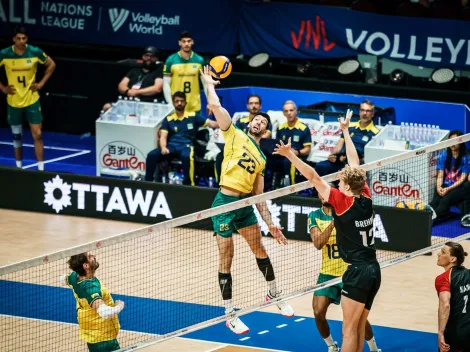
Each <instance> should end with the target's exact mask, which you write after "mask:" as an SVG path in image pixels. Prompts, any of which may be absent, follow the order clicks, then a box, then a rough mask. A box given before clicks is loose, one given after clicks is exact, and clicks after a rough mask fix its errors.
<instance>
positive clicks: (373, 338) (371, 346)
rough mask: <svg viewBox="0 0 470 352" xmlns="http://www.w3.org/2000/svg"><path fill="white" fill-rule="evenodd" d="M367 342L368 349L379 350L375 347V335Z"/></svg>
mask: <svg viewBox="0 0 470 352" xmlns="http://www.w3.org/2000/svg"><path fill="white" fill-rule="evenodd" d="M367 344H368V345H369V349H370V350H371V351H378V350H379V348H378V347H377V343H376V342H375V337H372V338H371V339H370V340H369V341H367Z"/></svg>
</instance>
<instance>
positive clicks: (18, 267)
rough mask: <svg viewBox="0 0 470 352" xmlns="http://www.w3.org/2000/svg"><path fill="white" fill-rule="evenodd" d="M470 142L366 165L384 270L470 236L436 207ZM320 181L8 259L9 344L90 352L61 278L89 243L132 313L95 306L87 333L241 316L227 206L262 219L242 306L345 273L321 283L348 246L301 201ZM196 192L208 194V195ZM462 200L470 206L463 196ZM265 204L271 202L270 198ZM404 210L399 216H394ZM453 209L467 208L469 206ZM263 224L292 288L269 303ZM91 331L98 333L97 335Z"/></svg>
mask: <svg viewBox="0 0 470 352" xmlns="http://www.w3.org/2000/svg"><path fill="white" fill-rule="evenodd" d="M469 140H470V134H469V135H464V136H461V137H458V138H455V139H451V140H446V141H444V142H440V143H438V144H435V145H432V146H429V147H425V148H421V149H417V150H413V151H409V152H405V153H402V154H399V155H395V156H392V157H389V158H386V159H382V160H379V161H375V162H372V163H368V164H365V165H363V166H362V167H363V168H364V169H365V170H366V171H367V174H368V183H369V185H370V189H371V192H372V198H373V201H374V206H375V211H376V213H375V218H374V234H373V236H374V239H375V242H376V245H377V248H378V250H377V257H378V260H379V262H380V263H381V265H382V266H383V267H386V266H390V265H395V264H397V263H400V262H402V261H404V260H408V259H411V258H413V257H415V256H418V255H421V254H425V253H428V252H430V251H432V250H435V249H437V248H439V247H440V246H442V245H443V244H444V243H445V242H447V241H448V240H450V239H452V240H454V241H460V240H462V239H465V238H468V237H470V234H469V233H468V232H467V231H466V229H464V228H461V227H460V222H459V220H458V215H457V218H452V217H449V218H448V219H447V220H443V221H441V222H440V223H434V224H433V222H432V214H433V213H432V211H431V209H430V208H429V207H428V206H427V204H428V203H430V202H431V200H432V199H433V197H434V196H435V193H436V182H437V171H436V170H437V166H438V164H439V167H441V166H442V165H445V167H447V168H449V167H450V168H452V167H453V165H454V164H455V163H456V162H461V163H464V162H465V159H464V160H462V161H456V160H452V159H447V158H446V153H447V152H448V150H449V149H448V148H450V147H451V146H454V145H461V144H462V143H465V142H468V141H469ZM460 169H462V170H464V172H468V171H467V165H463V164H462V165H461V168H460ZM454 174H455V172H454ZM338 175H339V173H336V174H332V175H328V176H325V177H324V179H325V180H326V181H328V182H333V183H334V182H337V180H338ZM454 176H455V175H454ZM452 181H453V180H452ZM311 186H312V185H311V184H310V183H309V182H303V183H299V184H296V185H292V186H289V187H286V188H282V189H279V190H276V191H273V192H269V193H265V194H262V195H258V196H253V197H249V198H245V199H241V200H238V201H235V202H232V203H229V204H225V205H222V206H219V207H216V208H212V209H206V210H201V211H200V212H198V213H194V214H190V215H186V216H183V217H180V218H176V219H173V220H170V221H166V222H162V223H159V224H156V225H152V226H146V227H142V228H140V229H137V230H135V231H130V232H127V233H123V234H119V235H116V236H112V237H108V238H104V239H102V240H100V241H94V242H90V243H87V244H83V245H80V246H76V247H73V248H70V249H67V250H63V251H60V252H55V253H50V254H48V255H44V256H41V257H37V258H33V259H30V260H26V261H22V262H20V263H16V264H13V265H8V266H3V267H0V293H1V294H0V331H2V333H1V335H0V350H2V351H4V350H5V351H19V350H35V351H43V350H44V351H46V350H47V351H63V350H67V351H86V350H87V346H86V343H85V342H83V341H81V340H80V338H79V327H78V326H77V314H81V313H77V312H80V309H79V308H80V306H79V305H77V303H76V300H75V297H74V293H73V291H72V289H70V288H69V287H67V286H65V285H64V284H63V282H60V281H59V278H60V277H61V275H64V274H69V273H70V272H71V271H70V269H69V268H68V264H67V260H68V259H69V258H70V257H71V256H73V255H77V254H80V253H84V252H91V253H92V254H94V255H95V256H96V259H97V261H98V262H99V263H100V266H99V268H98V269H97V270H96V273H95V276H96V277H97V278H98V279H99V281H100V283H101V285H102V286H101V294H105V290H104V288H103V287H105V288H106V290H107V291H109V292H110V294H111V295H112V298H113V299H114V300H115V301H116V300H122V301H124V302H125V308H124V310H123V311H122V312H121V313H120V314H119V315H118V319H119V322H120V331H119V333H118V330H119V327H118V325H117V324H113V325H112V326H111V325H110V324H109V322H106V323H105V322H103V323H102V325H99V324H100V323H99V319H98V320H96V319H95V318H96V314H95V313H94V312H91V315H90V314H88V315H86V317H87V318H83V316H80V319H82V320H81V322H82V324H81V325H82V327H80V331H81V333H82V335H83V334H87V333H88V334H89V335H88V338H89V339H92V340H90V341H99V339H100V338H101V337H102V336H107V337H108V338H109V337H110V336H117V339H118V341H119V344H120V346H121V348H122V349H123V350H126V349H127V350H131V349H138V348H142V347H145V346H149V345H151V344H154V343H157V342H160V341H164V340H166V339H169V338H172V337H175V336H180V335H183V334H187V333H189V332H192V331H196V330H198V329H202V328H204V327H207V326H210V325H214V324H216V323H219V322H224V321H226V320H227V319H229V318H231V317H233V314H232V315H229V316H227V315H225V310H224V307H223V300H222V296H221V292H220V287H219V279H218V272H219V270H220V258H219V248H218V245H217V241H216V236H214V225H213V222H212V218H213V217H216V216H217V215H219V214H226V218H227V219H229V218H230V216H231V215H230V214H236V215H237V216H238V218H237V219H238V220H237V221H238V222H237V223H236V224H237V226H238V227H239V228H240V227H244V226H245V225H246V224H247V223H246V222H244V221H245V220H246V218H247V217H248V215H247V214H250V212H251V208H254V209H253V210H254V213H255V216H256V218H257V222H258V224H257V225H255V226H252V229H253V232H251V233H246V231H245V233H243V231H241V232H242V233H243V236H242V235H241V234H239V233H237V231H236V229H234V231H233V236H232V238H233V242H234V248H235V250H234V255H233V260H232V265H231V274H232V279H233V286H232V291H233V298H232V301H233V306H234V307H235V308H236V309H237V311H236V313H235V314H236V315H244V314H247V313H250V312H253V311H257V310H260V309H263V308H265V307H268V306H270V305H275V304H277V303H279V302H280V301H287V300H292V299H295V298H296V297H299V296H302V295H305V294H307V293H310V292H313V291H315V290H318V289H320V288H324V287H326V286H330V285H333V284H336V283H338V282H340V280H341V278H340V277H338V278H336V279H333V280H330V281H328V282H325V283H322V284H319V285H317V284H316V282H317V278H318V275H319V273H320V270H321V268H322V252H323V254H324V255H325V256H328V257H330V258H332V259H336V258H337V256H338V251H337V247H335V246H334V245H330V244H327V245H325V247H324V249H322V250H317V249H316V248H315V246H314V245H313V243H312V241H311V240H310V234H309V229H308V225H307V224H308V217H309V214H310V213H312V212H314V211H315V210H317V209H318V207H319V206H320V205H319V203H318V201H316V202H315V201H314V200H313V199H312V198H302V199H301V200H300V203H301V204H302V205H299V204H298V203H296V204H293V203H295V202H293V201H292V200H294V199H296V200H297V201H299V199H300V198H296V194H298V192H301V191H303V190H306V189H308V188H311ZM461 187H463V185H462V186H461ZM448 191H449V190H448ZM187 201H188V202H197V199H188V200H187ZM262 203H266V205H267V207H266V208H265V209H268V210H269V212H270V215H271V218H272V221H273V223H274V224H276V225H279V226H281V227H283V228H284V230H283V231H284V234H285V235H286V237H287V238H288V243H287V245H280V244H278V243H277V241H276V240H275V239H274V238H272V237H271V236H270V233H269V228H268V227H267V225H266V224H265V222H264V221H263V218H264V216H263V215H265V214H261V213H260V210H259V209H258V208H257V206H256V205H259V204H262ZM436 204H438V203H436ZM455 205H456V206H457V207H461V205H462V202H460V203H458V204H455ZM436 207H437V206H436ZM400 208H404V209H400ZM260 209H261V211H263V208H262V207H260ZM392 210H393V212H394V213H393V216H391V215H390V214H388V213H387V211H388V212H390V211H392ZM438 210H439V209H438ZM453 210H454V212H457V213H458V208H454V209H453ZM439 211H440V210H439ZM386 213H387V214H388V215H387V214H386ZM439 215H441V216H448V215H449V214H439ZM418 221H419V224H420V225H419V226H417V224H418ZM228 223H229V222H228V221H227V223H221V222H219V223H217V226H218V229H219V230H220V229H221V226H223V229H222V230H224V231H226V230H228V229H231V227H230V226H229V225H228ZM299 223H300V224H301V225H299ZM299 226H300V227H301V228H300V230H299ZM257 231H259V232H260V233H261V240H260V241H259V242H260V243H262V245H263V246H264V248H265V250H266V252H267V254H268V256H269V258H270V261H271V263H272V265H273V268H274V273H275V278H276V285H277V289H278V291H279V292H281V293H280V296H279V297H278V298H275V299H273V300H271V301H268V302H266V300H265V298H266V294H267V293H268V285H267V283H266V280H265V277H264V275H263V273H262V272H261V271H260V268H259V267H258V265H257V261H256V258H255V255H254V252H256V253H259V250H260V248H259V247H256V245H257V243H258V242H257V241H250V244H251V247H250V245H249V243H248V242H247V240H246V239H245V238H251V239H253V238H256V233H257ZM406 231H408V232H406ZM423 231H424V232H425V240H424V241H423V242H421V244H420V245H418V246H416V245H415V247H414V248H412V249H411V250H406V245H407V244H408V243H407V241H409V242H413V240H414V239H413V238H412V237H411V236H413V234H414V233H416V234H417V233H418V232H420V233H421V234H422V232H423ZM400 236H401V237H400ZM404 236H405V239H404V240H403V237H404ZM407 238H408V239H407ZM398 239H400V241H399V240H398ZM331 262H335V261H334V260H333V261H331ZM332 265H333V264H332ZM334 265H337V264H334ZM324 269H325V268H324ZM326 270H330V271H332V272H339V271H340V270H341V269H340V268H337V267H330V268H326ZM76 294H77V293H76ZM79 298H82V299H86V297H85V298H84V297H79ZM82 302H83V301H82ZM108 303H109V302H108ZM109 304H111V303H109ZM93 314H95V315H94V316H93ZM83 319H85V320H83ZM86 319H89V320H90V321H87V320H86ZM286 319H287V318H286ZM90 324H91V325H90ZM93 324H94V325H93ZM90 329H91V330H93V329H94V330H95V331H94V332H93V331H91V332H90ZM97 331H98V332H97ZM100 334H104V335H100ZM90 336H91V337H90ZM93 339H94V340H93Z"/></svg>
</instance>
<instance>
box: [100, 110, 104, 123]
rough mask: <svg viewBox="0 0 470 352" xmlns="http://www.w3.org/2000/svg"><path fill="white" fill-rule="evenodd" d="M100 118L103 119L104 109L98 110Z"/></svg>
mask: <svg viewBox="0 0 470 352" xmlns="http://www.w3.org/2000/svg"><path fill="white" fill-rule="evenodd" d="M100 120H101V121H104V110H101V111H100Z"/></svg>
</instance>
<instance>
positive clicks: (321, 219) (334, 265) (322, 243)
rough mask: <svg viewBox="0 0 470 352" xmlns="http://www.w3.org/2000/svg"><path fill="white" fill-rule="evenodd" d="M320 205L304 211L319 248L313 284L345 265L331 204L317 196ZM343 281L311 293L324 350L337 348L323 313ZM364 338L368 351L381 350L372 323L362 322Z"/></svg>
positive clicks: (340, 273) (338, 297)
mask: <svg viewBox="0 0 470 352" xmlns="http://www.w3.org/2000/svg"><path fill="white" fill-rule="evenodd" d="M319 198H320V201H321V203H322V207H321V208H320V209H317V210H315V211H312V212H311V213H310V214H308V229H309V231H310V238H311V240H312V242H313V245H314V246H315V248H316V249H321V250H322V254H321V258H322V260H321V269H320V275H319V276H318V280H317V285H319V284H322V283H324V282H327V281H330V280H333V279H336V278H338V277H341V276H343V274H344V272H345V271H346V269H347V267H348V265H347V264H346V263H345V262H344V261H343V260H342V259H341V258H340V256H339V252H338V244H337V243H336V229H335V223H334V220H333V207H332V206H331V205H330V204H328V202H326V201H325V200H324V199H323V198H322V197H321V196H319ZM342 289H343V284H342V283H339V284H336V285H333V286H330V287H326V288H322V289H320V290H318V291H315V292H314V294H313V300H312V306H313V314H314V315H315V324H316V325H317V329H318V332H319V333H320V335H321V337H322V338H323V340H324V341H325V343H326V345H327V346H328V352H337V351H339V347H338V344H337V343H336V342H335V341H334V339H333V337H332V336H331V333H330V326H329V325H328V321H327V320H326V313H327V311H328V307H329V306H330V304H331V303H334V304H336V305H339V304H340V301H341V290H342ZM365 337H366V341H367V344H368V345H369V348H370V350H371V351H376V352H381V350H380V349H379V348H378V347H377V344H376V342H375V338H374V334H373V332H372V327H371V325H370V323H369V321H367V322H366V335H365Z"/></svg>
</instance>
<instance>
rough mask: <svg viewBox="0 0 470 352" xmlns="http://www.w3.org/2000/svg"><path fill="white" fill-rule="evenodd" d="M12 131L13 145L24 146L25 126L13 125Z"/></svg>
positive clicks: (15, 146) (16, 146)
mask: <svg viewBox="0 0 470 352" xmlns="http://www.w3.org/2000/svg"><path fill="white" fill-rule="evenodd" d="M11 131H12V132H13V147H14V148H21V147H22V146H23V126H22V125H14V126H11Z"/></svg>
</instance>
